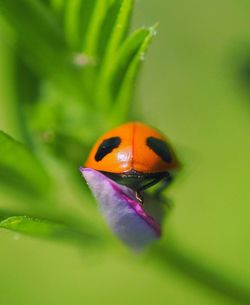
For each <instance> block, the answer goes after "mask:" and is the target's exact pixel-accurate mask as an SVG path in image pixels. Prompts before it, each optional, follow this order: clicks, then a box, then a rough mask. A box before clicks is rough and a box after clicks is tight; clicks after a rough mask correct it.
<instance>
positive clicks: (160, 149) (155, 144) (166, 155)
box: [146, 137, 172, 163]
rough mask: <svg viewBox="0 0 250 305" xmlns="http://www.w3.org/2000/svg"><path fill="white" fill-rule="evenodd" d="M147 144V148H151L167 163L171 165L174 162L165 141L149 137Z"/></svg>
mask: <svg viewBox="0 0 250 305" xmlns="http://www.w3.org/2000/svg"><path fill="white" fill-rule="evenodd" d="M146 143H147V146H148V147H149V148H151V149H152V150H153V151H154V152H155V153H156V154H157V155H158V156H159V157H161V158H162V159H163V160H164V161H165V162H167V163H170V162H171V161H172V156H171V152H170V150H169V148H168V145H167V143H166V142H165V141H162V140H160V139H157V138H154V137H148V138H147V140H146Z"/></svg>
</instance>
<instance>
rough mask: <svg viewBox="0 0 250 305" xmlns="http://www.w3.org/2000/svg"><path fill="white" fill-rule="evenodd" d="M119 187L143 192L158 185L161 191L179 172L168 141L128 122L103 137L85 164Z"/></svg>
mask: <svg viewBox="0 0 250 305" xmlns="http://www.w3.org/2000/svg"><path fill="white" fill-rule="evenodd" d="M85 166H86V167H89V168H92V169H95V170H97V171H100V172H101V173H103V174H104V175H106V176H107V177H109V178H111V179H112V180H114V181H116V182H117V183H119V184H123V185H126V186H127V187H129V188H131V189H133V190H134V191H135V192H136V196H137V198H138V199H139V201H141V203H142V201H143V200H142V195H141V192H142V191H144V190H146V189H147V188H149V187H151V186H153V185H154V184H156V183H158V182H159V181H161V180H162V181H164V183H163V184H162V186H161V187H160V188H159V191H162V190H163V189H164V188H165V187H166V186H167V185H168V184H169V183H170V181H171V180H172V173H173V171H175V170H176V169H178V168H179V162H178V160H177V157H176V155H175V153H174V151H173V149H172V147H171V145H170V144H169V141H168V140H167V139H166V138H165V137H164V136H163V135H162V134H161V133H160V132H158V131H157V130H155V129H153V128H151V127H149V126H147V125H145V124H143V123H139V122H129V123H126V124H124V125H121V126H119V127H117V128H114V129H112V130H110V131H109V132H107V133H106V134H104V135H103V136H102V137H101V138H100V139H99V140H98V141H97V142H96V144H95V145H94V146H93V148H92V150H91V151H90V154H89V157H88V159H87V161H86V164H85Z"/></svg>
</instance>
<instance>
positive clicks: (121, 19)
mask: <svg viewBox="0 0 250 305" xmlns="http://www.w3.org/2000/svg"><path fill="white" fill-rule="evenodd" d="M132 7H133V1H132V0H123V1H122V3H121V6H120V9H119V14H118V16H117V18H116V21H115V23H114V24H113V30H112V32H111V34H110V39H109V40H108V41H107V42H106V46H105V47H106V48H105V49H106V50H105V52H104V54H103V59H102V63H101V66H100V71H99V77H98V84H99V88H98V90H97V91H96V92H97V97H96V99H97V104H98V106H99V107H100V108H101V109H102V110H103V111H107V110H108V106H109V105H110V98H109V96H108V93H107V92H105V90H108V88H107V85H108V79H107V76H108V75H109V71H110V67H112V66H113V62H114V58H115V57H116V52H117V50H118V48H119V46H120V45H121V43H122V42H123V40H124V38H125V35H126V33H127V31H128V27H129V21H130V18H131V11H132ZM114 11H115V12H116V11H117V7H115V9H114ZM111 21H112V19H111ZM103 90H104V91H103ZM103 93H104V96H103ZM105 93H106V94H105Z"/></svg>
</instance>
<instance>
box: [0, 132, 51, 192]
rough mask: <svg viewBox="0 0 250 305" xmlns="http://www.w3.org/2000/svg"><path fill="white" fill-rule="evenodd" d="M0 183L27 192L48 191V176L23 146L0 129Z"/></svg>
mask: <svg viewBox="0 0 250 305" xmlns="http://www.w3.org/2000/svg"><path fill="white" fill-rule="evenodd" d="M0 183H2V184H7V185H9V186H10V187H12V188H13V189H14V190H15V189H16V188H19V190H21V191H23V192H26V193H29V194H33V195H35V194H38V193H39V194H41V193H46V192H48V189H49V178H48V176H47V174H46V172H45V170H44V169H43V168H42V166H41V164H40V163H39V162H38V160H37V159H36V158H35V157H34V156H33V155H32V154H31V152H29V151H28V150H27V149H26V148H25V146H23V145H22V144H20V143H18V142H17V141H15V140H14V139H12V138H11V137H9V136H8V135H7V134H5V133H4V132H2V131H0Z"/></svg>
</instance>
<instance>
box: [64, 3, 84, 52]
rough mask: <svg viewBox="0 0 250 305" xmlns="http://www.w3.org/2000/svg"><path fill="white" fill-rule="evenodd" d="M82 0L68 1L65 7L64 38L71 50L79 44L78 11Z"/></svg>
mask: <svg viewBox="0 0 250 305" xmlns="http://www.w3.org/2000/svg"><path fill="white" fill-rule="evenodd" d="M82 2H83V1H82V0H68V1H66V7H65V36H66V39H67V41H68V42H69V44H70V45H71V47H72V48H73V49H76V48H77V45H78V44H79V17H80V14H79V10H80V8H81V4H82Z"/></svg>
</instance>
